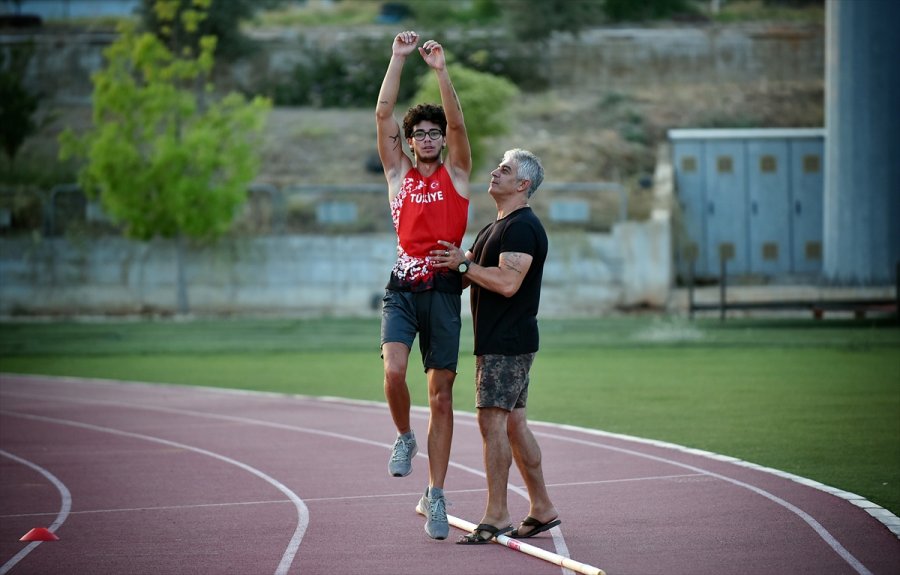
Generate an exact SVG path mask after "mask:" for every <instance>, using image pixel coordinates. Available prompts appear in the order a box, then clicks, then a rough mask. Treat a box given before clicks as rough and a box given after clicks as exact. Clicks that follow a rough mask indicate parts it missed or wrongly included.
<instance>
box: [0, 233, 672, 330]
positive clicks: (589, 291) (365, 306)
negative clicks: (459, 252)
mask: <svg viewBox="0 0 900 575" xmlns="http://www.w3.org/2000/svg"><path fill="white" fill-rule="evenodd" d="M670 236H671V234H670V229H669V222H668V219H666V218H661V219H659V220H652V221H648V222H640V223H638V222H626V223H622V224H617V225H616V226H615V227H614V228H613V232H612V233H611V234H594V233H554V234H551V236H550V255H549V258H548V262H547V265H546V266H545V269H544V287H543V293H542V302H541V314H542V315H543V316H546V317H571V316H586V315H602V314H604V313H608V312H609V311H611V310H613V309H616V308H628V307H644V306H649V307H658V308H664V307H665V306H666V305H667V303H668V299H669V292H670V284H671V277H672V264H671V258H670V254H671V239H670ZM473 239H474V238H472V237H467V238H466V243H465V245H469V244H470V242H471V241H472V240H473ZM395 242H396V239H395V237H394V236H393V235H391V234H377V235H354V236H345V237H333V236H273V237H264V238H243V239H226V240H223V241H220V242H219V243H217V244H216V245H214V246H207V247H191V248H189V249H188V250H187V253H186V258H185V263H186V275H187V281H188V297H189V302H190V311H191V312H192V313H194V314H197V315H210V314H272V313H277V314H291V315H327V316H335V317H341V316H344V317H346V316H367V315H375V314H377V313H378V312H379V309H380V308H379V306H380V299H381V296H382V295H383V293H384V285H385V283H386V281H387V277H388V273H389V270H390V267H391V265H392V264H393V261H394V258H395V253H396V252H395V250H396V243H395ZM175 249H176V248H175V242H174V241H166V240H157V241H153V242H149V243H141V242H135V241H130V240H127V239H123V238H117V237H109V238H102V239H96V240H79V241H73V240H71V239H65V238H54V239H41V240H33V239H30V238H14V239H9V238H7V239H2V240H0V315H4V316H11V315H92V314H93V315H109V314H137V313H163V314H168V313H174V312H175V310H176V308H177V300H176V264H175V262H176V257H175V254H176V252H175ZM463 297H464V306H466V305H467V303H468V296H467V295H464V296H463ZM466 313H468V310H467V311H466Z"/></svg>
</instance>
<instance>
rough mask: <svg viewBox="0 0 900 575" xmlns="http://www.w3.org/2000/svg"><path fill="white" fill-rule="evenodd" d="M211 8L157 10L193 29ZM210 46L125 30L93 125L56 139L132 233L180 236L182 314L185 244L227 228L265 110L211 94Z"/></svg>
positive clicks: (202, 1) (254, 157) (100, 88)
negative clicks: (172, 45)
mask: <svg viewBox="0 0 900 575" xmlns="http://www.w3.org/2000/svg"><path fill="white" fill-rule="evenodd" d="M209 2H210V0H192V5H191V7H190V8H188V9H185V10H181V11H180V12H171V13H165V12H164V11H161V12H160V13H161V14H164V15H165V16H166V17H167V18H172V19H176V18H177V19H179V20H180V22H181V24H182V25H183V26H184V27H185V29H186V30H189V31H193V30H195V29H196V28H195V27H196V25H197V24H198V23H199V22H201V21H202V20H203V17H204V15H205V9H206V8H207V7H208V5H209ZM158 4H159V5H163V4H166V2H164V1H162V0H160V2H158ZM215 46H216V39H215V37H213V36H205V37H203V38H202V39H201V41H200V49H199V52H198V53H194V52H193V50H192V49H191V48H190V47H188V48H184V49H182V50H181V51H179V52H177V53H173V52H172V51H170V50H169V48H167V47H166V45H165V44H164V43H163V42H162V41H161V39H160V38H158V37H157V36H155V35H153V34H150V33H136V31H135V30H134V28H133V26H131V25H130V24H127V23H126V24H124V25H123V27H122V28H121V30H120V36H119V38H118V39H117V40H116V41H115V42H114V43H113V44H112V45H111V46H109V48H107V50H106V51H105V52H104V55H105V57H106V60H107V62H106V66H105V67H104V68H103V69H101V70H100V71H99V72H97V73H96V74H94V76H93V78H92V80H93V83H94V94H93V106H94V109H93V122H94V125H93V127H92V128H91V129H90V130H88V131H87V132H86V133H85V134H84V135H83V136H81V137H79V136H76V135H75V134H74V133H73V131H72V130H66V131H65V132H64V133H63V134H62V135H61V137H60V143H61V149H60V155H61V157H62V159H67V158H68V157H70V156H75V157H79V158H84V159H85V160H86V163H85V165H84V166H83V168H82V169H81V171H80V174H79V180H80V183H81V185H82V186H83V187H84V189H85V191H86V193H88V194H89V195H90V196H92V197H93V196H99V198H100V201H101V204H102V205H103V207H104V209H105V210H106V212H107V213H108V214H109V215H110V217H111V218H112V219H113V220H114V221H115V222H117V223H122V224H124V225H125V232H126V234H127V235H128V236H130V237H133V238H136V239H139V240H149V239H152V238H154V237H164V238H174V239H176V240H178V241H177V245H178V249H177V254H178V257H177V262H176V263H177V278H178V287H177V289H178V311H179V312H180V313H186V312H187V311H188V302H187V289H186V283H185V280H184V266H183V245H184V241H185V239H186V238H195V239H206V240H211V239H215V238H217V237H219V236H220V235H221V234H222V233H224V232H225V231H226V230H227V229H228V228H229V226H230V224H231V222H232V218H233V215H234V212H235V209H236V208H237V207H238V206H239V205H240V204H241V203H242V202H243V201H245V199H246V195H247V186H248V184H249V183H250V182H251V181H252V179H253V178H254V177H255V175H256V172H257V170H258V167H259V155H258V152H257V150H258V149H259V146H258V145H257V144H258V140H259V137H260V135H261V132H262V129H263V127H264V124H265V119H266V114H267V111H268V109H269V107H270V106H271V104H270V102H269V101H268V100H266V99H264V98H259V97H257V98H255V99H254V100H252V101H251V102H247V101H245V100H244V98H243V97H242V96H241V95H239V94H235V93H231V94H228V95H226V96H224V97H221V98H216V96H215V94H214V87H213V86H212V84H211V83H209V82H208V80H209V77H210V74H211V71H212V68H213V64H214V59H213V52H214V50H215Z"/></svg>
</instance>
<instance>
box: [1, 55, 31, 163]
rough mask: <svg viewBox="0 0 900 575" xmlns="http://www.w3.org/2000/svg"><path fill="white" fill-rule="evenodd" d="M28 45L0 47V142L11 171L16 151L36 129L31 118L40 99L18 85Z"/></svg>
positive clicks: (22, 73)
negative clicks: (0, 48)
mask: <svg viewBox="0 0 900 575" xmlns="http://www.w3.org/2000/svg"><path fill="white" fill-rule="evenodd" d="M33 51H34V48H33V46H32V45H27V46H26V47H24V48H16V47H13V48H11V49H10V50H8V51H3V50H0V145H2V146H3V151H4V153H5V154H6V157H7V158H9V167H10V171H12V168H13V165H14V161H15V157H16V154H18V153H19V149H20V148H21V147H22V144H24V143H25V140H26V139H27V138H28V136H30V135H32V134H33V133H34V132H35V131H37V128H38V125H37V123H36V122H35V120H34V114H35V112H37V109H38V103H39V101H40V98H39V97H38V96H37V95H35V94H32V93H31V92H29V91H28V90H27V89H26V88H25V86H24V85H23V84H22V78H23V76H24V75H25V68H26V66H27V65H28V60H29V59H30V58H31V55H32V53H33Z"/></svg>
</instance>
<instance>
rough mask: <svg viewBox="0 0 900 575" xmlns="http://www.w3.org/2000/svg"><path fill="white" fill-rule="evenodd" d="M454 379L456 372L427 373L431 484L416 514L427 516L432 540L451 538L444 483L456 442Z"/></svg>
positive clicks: (436, 371) (427, 527) (426, 527)
mask: <svg viewBox="0 0 900 575" xmlns="http://www.w3.org/2000/svg"><path fill="white" fill-rule="evenodd" d="M454 379H456V373H455V372H453V371H450V370H447V369H434V368H432V369H429V370H428V405H429V407H430V408H431V417H430V419H429V421H428V472H429V478H428V479H429V482H428V483H429V484H428V488H427V489H426V490H425V495H423V496H422V498H421V499H419V503H418V505H417V506H416V510H417V511H418V512H419V513H421V514H423V515H425V533H427V534H428V536H429V537H431V538H432V539H446V538H447V536H448V535H449V534H450V525H449V523H447V501H446V499H444V480H445V479H446V478H447V466H448V465H450V445H451V443H452V442H453V380H454Z"/></svg>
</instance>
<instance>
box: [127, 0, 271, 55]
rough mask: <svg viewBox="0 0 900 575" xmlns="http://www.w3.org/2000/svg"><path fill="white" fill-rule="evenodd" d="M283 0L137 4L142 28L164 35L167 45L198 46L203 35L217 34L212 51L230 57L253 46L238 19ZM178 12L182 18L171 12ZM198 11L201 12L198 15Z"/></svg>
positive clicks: (185, 0) (176, 48)
mask: <svg viewBox="0 0 900 575" xmlns="http://www.w3.org/2000/svg"><path fill="white" fill-rule="evenodd" d="M285 2H286V0H143V1H142V2H141V7H140V15H141V20H142V22H143V26H144V28H145V29H146V30H147V31H149V32H151V33H152V34H154V35H155V36H157V37H162V38H166V39H167V42H168V47H169V49H170V50H171V51H173V52H176V53H177V52H178V51H179V49H180V48H181V47H183V46H189V47H191V48H192V49H193V50H195V51H197V50H198V49H199V44H200V39H201V38H203V37H204V36H215V37H216V38H218V45H217V47H216V55H217V56H220V57H222V58H224V59H227V60H232V59H235V58H237V57H238V56H241V55H242V54H246V53H247V52H249V51H251V50H252V48H253V45H252V43H251V42H250V40H249V39H248V38H247V37H246V36H244V35H243V34H242V33H241V28H240V27H241V22H243V21H246V20H249V19H251V18H252V17H253V16H254V14H255V13H256V12H257V11H258V10H263V9H266V8H274V7H277V6H279V5H281V4H284V3H285ZM176 14H182V15H184V16H186V18H182V19H177V18H175V17H174V16H175V15H176ZM200 14H205V16H203V17H200Z"/></svg>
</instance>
